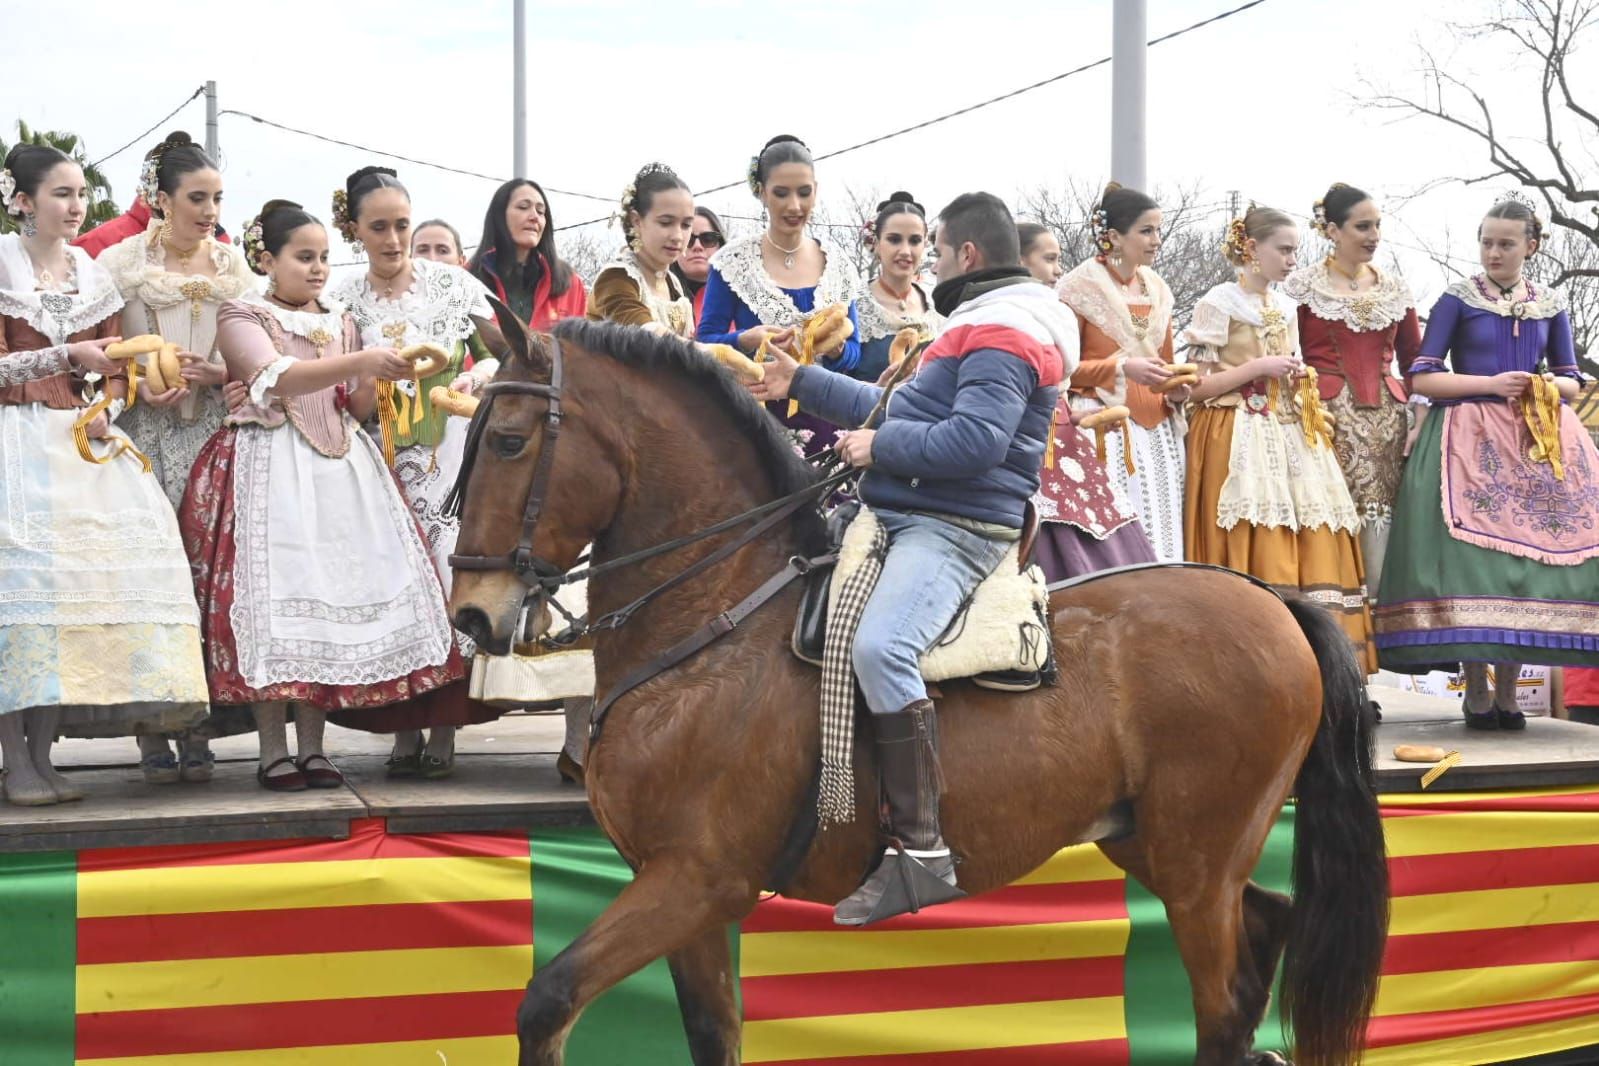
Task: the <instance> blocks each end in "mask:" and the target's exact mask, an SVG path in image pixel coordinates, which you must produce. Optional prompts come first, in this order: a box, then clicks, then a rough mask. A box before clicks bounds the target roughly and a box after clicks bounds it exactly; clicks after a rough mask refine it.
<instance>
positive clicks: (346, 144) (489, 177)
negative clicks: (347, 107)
mask: <svg viewBox="0 0 1599 1066" xmlns="http://www.w3.org/2000/svg"><path fill="white" fill-rule="evenodd" d="M1257 2H1259V0H1257ZM217 115H218V117H220V116H222V115H238V116H239V117H240V118H247V119H249V120H250V121H252V122H258V123H260V124H261V125H263V126H271V127H272V128H273V129H279V130H283V131H284V132H285V133H294V134H298V135H300V136H301V137H311V138H314V139H315V140H319V141H325V142H327V143H328V144H336V145H339V146H340V147H343V148H354V149H355V150H356V151H359V152H366V153H367V154H368V155H380V156H384V157H385V158H388V159H398V160H400V161H401V162H402V163H414V164H415V165H417V166H419V167H430V168H431V169H433V170H442V171H445V172H446V173H449V174H463V175H465V176H466V177H469V178H482V179H483V180H484V181H493V182H502V181H505V180H506V179H505V178H504V177H501V176H498V175H495V174H484V173H483V172H481V171H477V170H465V169H463V168H461V167H452V166H449V165H447V164H445V163H434V162H431V161H429V160H426V159H416V158H414V157H412V156H408V155H401V154H400V153H398V152H386V151H384V150H383V149H381V148H371V147H368V146H367V145H364V144H356V143H355V142H353V141H343V140H340V139H339V138H337V137H328V136H326V135H324V134H321V133H313V132H312V131H311V130H302V129H297V128H295V127H294V126H285V125H284V124H283V123H281V122H273V121H272V120H271V119H269V118H262V117H261V116H260V115H252V114H250V112H248V111H234V110H231V109H229V110H225V111H218V112H217ZM163 121H164V120H163ZM546 188H547V189H548V190H549V191H550V192H553V193H560V194H561V195H562V196H575V197H578V198H580V199H583V200H598V201H599V202H600V203H606V204H608V203H611V202H612V201H613V200H615V199H616V197H614V196H595V195H594V194H592V193H586V192H572V191H571V190H569V189H557V188H555V187H554V186H553V185H551V186H546ZM606 217H607V218H609V217H610V216H609V215H607V216H606Z"/></svg>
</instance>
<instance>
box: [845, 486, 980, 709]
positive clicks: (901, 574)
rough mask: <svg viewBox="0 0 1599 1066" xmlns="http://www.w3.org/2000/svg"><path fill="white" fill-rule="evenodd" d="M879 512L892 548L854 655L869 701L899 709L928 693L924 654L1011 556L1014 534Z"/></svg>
mask: <svg viewBox="0 0 1599 1066" xmlns="http://www.w3.org/2000/svg"><path fill="white" fill-rule="evenodd" d="M875 514H876V515H877V520H878V521H879V522H881V523H882V525H883V530H884V531H885V532H886V533H887V534H888V556H887V558H886V559H884V561H883V573H882V576H881V577H879V578H878V581H877V587H876V588H875V589H873V590H872V596H871V599H869V600H867V602H866V610H865V612H864V613H863V614H862V615H861V624H860V628H859V629H858V630H857V631H856V633H855V650H854V655H853V656H852V661H853V663H854V667H855V677H856V679H857V680H858V681H859V682H860V686H861V691H862V692H864V693H865V694H866V705H867V707H869V708H870V709H871V712H872V713H873V714H892V713H894V712H895V711H901V710H904V709H905V708H906V707H908V706H910V705H911V704H913V703H915V702H917V701H918V700H925V699H926V698H927V685H926V684H925V683H924V682H923V681H922V668H921V658H922V655H923V654H925V653H926V651H927V650H928V649H929V648H931V647H932V646H933V643H934V642H935V641H937V640H938V638H939V637H941V636H943V635H944V631H945V630H946V629H948V628H949V624H950V623H951V622H953V621H954V620H955V615H956V613H957V612H958V611H959V610H960V608H961V605H962V604H964V603H965V602H966V598H967V597H968V596H970V595H971V594H972V590H974V589H975V588H977V586H978V585H980V584H982V582H983V579H984V578H986V577H987V576H988V575H989V574H991V573H993V572H994V568H995V567H997V566H998V565H999V564H1000V560H1002V559H1004V558H1005V553H1006V551H1008V550H1009V548H1010V542H1008V541H1003V540H993V539H991V538H989V537H985V536H983V535H982V534H981V533H974V532H972V531H970V530H967V529H962V528H961V527H960V526H957V525H955V524H954V523H952V522H945V521H943V520H942V519H938V518H931V517H929V516H927V515H915V514H906V513H904V512H903V511H876V512H875Z"/></svg>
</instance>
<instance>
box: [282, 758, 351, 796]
mask: <svg viewBox="0 0 1599 1066" xmlns="http://www.w3.org/2000/svg"><path fill="white" fill-rule="evenodd" d="M312 759H321V760H322V761H323V762H325V763H327V764H328V767H327V769H326V770H313V769H311V760H312ZM294 765H295V766H296V767H298V768H299V770H300V773H301V774H303V775H304V777H305V783H306V784H307V785H309V786H310V787H312V788H338V787H339V786H340V785H342V784H344V775H343V774H341V773H339V768H338V767H337V766H334V765H333V760H332V759H330V758H328V757H327V756H326V755H323V754H322V753H321V752H317V753H316V754H314V755H307V756H305V757H304V758H303V759H300V760H299V761H298V762H296V763H295V764H294Z"/></svg>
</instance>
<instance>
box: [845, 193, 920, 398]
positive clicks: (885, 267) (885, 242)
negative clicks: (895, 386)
mask: <svg viewBox="0 0 1599 1066" xmlns="http://www.w3.org/2000/svg"><path fill="white" fill-rule="evenodd" d="M870 242H871V248H872V254H873V256H875V257H876V259H877V276H876V277H875V278H873V279H872V280H871V281H869V282H867V283H866V285H865V286H864V287H863V288H862V289H861V295H860V296H859V297H857V298H856V305H855V306H856V312H857V314H858V315H859V316H860V324H861V331H860V334H859V336H860V342H861V359H860V362H858V363H856V364H855V369H853V370H851V371H849V375H850V377H853V378H856V379H858V380H860V381H876V380H877V379H878V378H879V377H881V376H882V374H883V371H885V370H887V369H888V353H889V349H890V348H891V347H893V344H894V337H895V336H896V335H898V333H899V331H900V330H902V329H906V328H910V329H914V330H916V331H917V332H918V333H920V334H921V335H922V336H923V337H924V338H925V339H927V340H932V339H933V337H934V336H936V335H937V333H938V330H939V325H940V323H942V321H943V319H942V318H941V317H940V316H939V314H938V312H937V311H934V310H933V297H932V296H931V295H930V294H929V293H928V291H927V290H926V289H925V288H924V287H923V286H922V284H921V282H919V281H917V280H916V277H917V275H918V274H919V273H920V272H921V269H922V260H923V259H924V258H926V255H927V251H928V249H930V248H931V247H932V245H931V243H930V242H929V241H928V239H927V215H926V213H925V212H924V211H923V210H922V205H921V204H919V203H917V202H916V200H915V199H914V198H913V197H912V196H911V194H910V193H908V192H896V193H895V194H894V195H892V196H890V197H889V198H888V199H887V200H884V201H883V202H882V203H880V204H878V205H877V218H876V219H875V220H874V221H873V222H872V232H871V238H870Z"/></svg>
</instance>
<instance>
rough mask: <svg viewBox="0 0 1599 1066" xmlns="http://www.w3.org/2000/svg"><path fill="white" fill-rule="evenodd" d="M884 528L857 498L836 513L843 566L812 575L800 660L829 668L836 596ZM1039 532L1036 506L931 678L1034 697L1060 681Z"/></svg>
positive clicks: (968, 607) (967, 608)
mask: <svg viewBox="0 0 1599 1066" xmlns="http://www.w3.org/2000/svg"><path fill="white" fill-rule="evenodd" d="M876 523H877V519H876V518H875V517H874V516H873V515H872V514H871V512H870V511H863V509H862V508H861V505H860V504H859V503H857V502H854V501H851V502H849V503H845V504H842V505H840V506H839V507H837V508H835V509H834V510H833V512H832V513H831V514H830V515H829V516H828V519H827V532H828V541H829V544H830V549H831V550H830V551H829V553H828V555H829V556H831V557H836V561H834V562H831V563H827V564H824V565H819V566H816V567H815V568H813V569H812V570H811V571H810V572H809V573H808V574H806V575H805V579H804V580H805V584H804V590H803V592H802V594H801V596H800V605H799V610H798V612H797V613H796V615H795V618H794V632H793V636H792V638H791V640H790V647H791V649H792V650H793V652H794V655H795V656H796V657H798V658H799V659H802V660H804V661H805V662H808V663H810V664H811V665H813V666H821V665H822V655H823V649H824V647H825V646H826V643H827V615H828V608H829V606H830V605H831V603H832V597H833V591H834V589H835V588H836V587H838V586H839V585H841V584H842V582H843V580H844V579H845V578H847V577H848V576H849V573H850V572H851V571H852V570H853V568H854V566H856V565H859V561H860V560H859V556H860V554H861V553H862V552H863V551H864V550H865V546H866V545H869V544H870V543H871V540H872V536H873V533H874V531H875V526H876ZM1038 529H1039V520H1038V515H1037V513H1036V512H1035V511H1034V510H1033V507H1032V504H1028V505H1027V512H1026V515H1025V517H1024V519H1023V524H1022V536H1021V539H1020V540H1019V541H1018V542H1017V543H1016V544H1015V545H1014V546H1013V547H1012V548H1011V550H1010V551H1009V552H1008V553H1007V554H1006V556H1005V558H1004V559H1003V560H1001V562H1000V564H999V566H998V567H997V568H996V569H995V570H994V572H993V573H992V574H991V575H989V577H988V578H987V579H985V580H984V581H983V583H982V584H980V585H979V586H978V587H977V588H976V589H975V590H974V591H973V592H972V594H971V596H969V597H968V598H967V601H966V603H965V604H963V605H962V607H961V609H960V611H958V612H957V613H956V615H955V619H954V621H952V622H951V623H950V625H949V628H948V629H946V630H945V631H944V634H943V635H942V636H941V637H939V639H938V640H937V641H936V642H935V643H934V645H933V647H932V648H930V649H928V652H927V654H926V655H924V656H922V677H923V678H924V679H925V680H927V681H930V682H938V681H951V680H956V679H959V678H969V679H971V681H972V682H973V683H974V684H976V685H978V686H980V687H982V688H987V689H993V690H995V691H1001V692H1030V691H1032V690H1033V689H1035V688H1038V687H1039V686H1040V685H1041V684H1043V683H1044V682H1045V681H1046V680H1053V677H1054V673H1055V666H1054V657H1053V646H1052V642H1051V640H1050V632H1049V591H1048V588H1047V584H1046V582H1045V580H1044V574H1043V571H1042V570H1041V569H1039V567H1038V566H1036V565H1035V564H1034V562H1033V549H1034V547H1035V545H1036V544H1037V540H1038ZM852 549H854V552H853V556H854V557H853V558H852Z"/></svg>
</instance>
